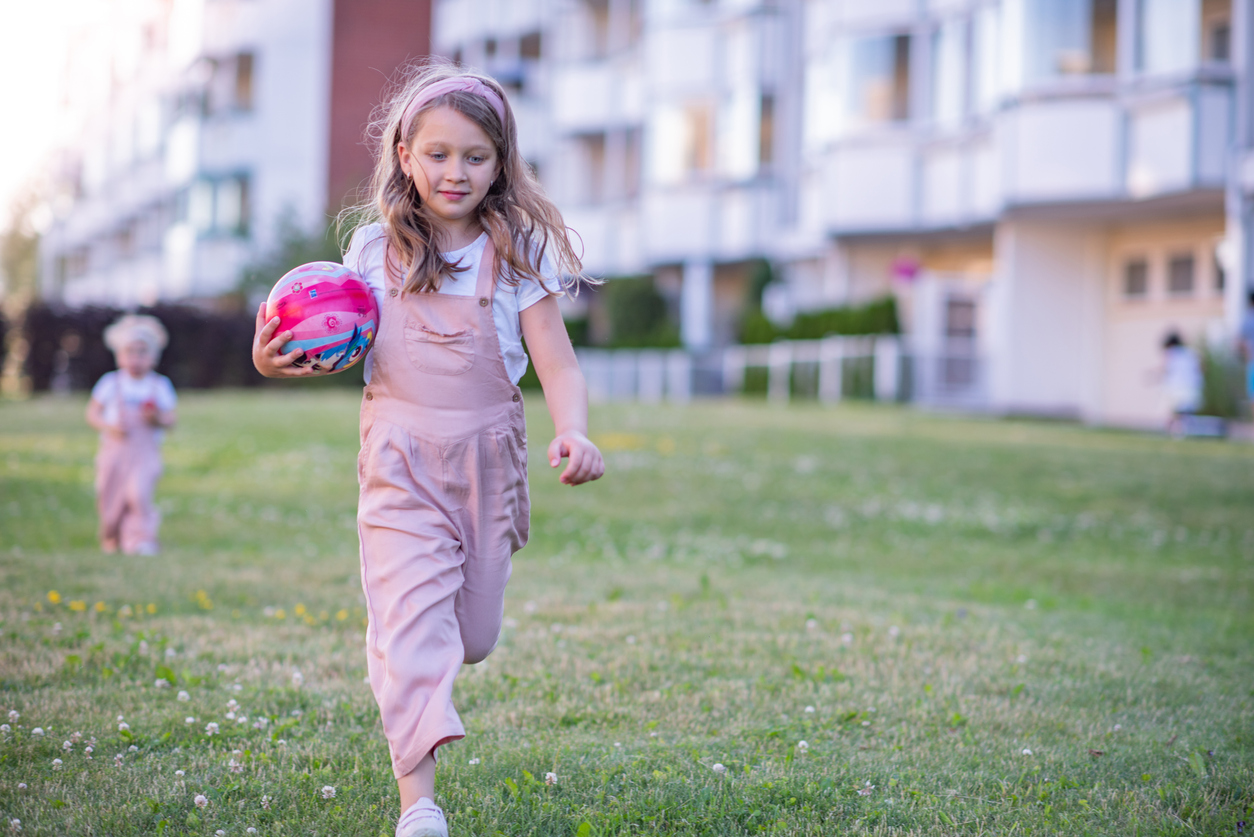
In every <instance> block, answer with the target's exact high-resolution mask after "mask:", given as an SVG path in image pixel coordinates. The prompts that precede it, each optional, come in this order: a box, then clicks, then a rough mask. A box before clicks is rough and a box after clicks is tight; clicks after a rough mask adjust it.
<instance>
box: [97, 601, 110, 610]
mask: <svg viewBox="0 0 1254 837" xmlns="http://www.w3.org/2000/svg"><path fill="white" fill-rule="evenodd" d="M106 610H108V607H107V606H106V605H105V603H104V602H96V612H97V613H104V612H105V611H106Z"/></svg>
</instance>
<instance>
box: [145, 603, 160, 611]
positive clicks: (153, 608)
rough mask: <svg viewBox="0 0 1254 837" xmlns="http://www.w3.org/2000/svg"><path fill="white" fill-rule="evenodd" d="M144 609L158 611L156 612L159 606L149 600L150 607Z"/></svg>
mask: <svg viewBox="0 0 1254 837" xmlns="http://www.w3.org/2000/svg"><path fill="white" fill-rule="evenodd" d="M144 610H146V611H148V612H149V613H156V612H157V606H156V605H155V604H154V603H152V602H149V603H148V607H146V608H144Z"/></svg>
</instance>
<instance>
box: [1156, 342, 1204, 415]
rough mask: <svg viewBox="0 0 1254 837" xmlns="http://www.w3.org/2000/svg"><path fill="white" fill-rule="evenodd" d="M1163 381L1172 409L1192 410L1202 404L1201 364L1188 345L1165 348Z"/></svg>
mask: <svg viewBox="0 0 1254 837" xmlns="http://www.w3.org/2000/svg"><path fill="white" fill-rule="evenodd" d="M1165 367H1166V368H1165V369H1164V372H1163V383H1164V385H1165V386H1166V389H1167V397H1168V398H1169V399H1170V400H1171V407H1172V409H1174V410H1176V411H1178V412H1192V411H1194V410H1196V409H1198V408H1199V407H1200V406H1201V404H1202V366H1201V364H1200V363H1199V362H1198V359H1197V355H1196V354H1195V353H1194V352H1193V350H1192V349H1190V348H1189V347H1188V346H1174V347H1172V348H1170V349H1168V350H1167V360H1166V363H1165Z"/></svg>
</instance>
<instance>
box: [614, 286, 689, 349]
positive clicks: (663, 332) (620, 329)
mask: <svg viewBox="0 0 1254 837" xmlns="http://www.w3.org/2000/svg"><path fill="white" fill-rule="evenodd" d="M600 291H601V293H602V294H603V295H604V299H605V311H606V314H607V316H608V317H609V323H610V340H609V346H610V347H611V348H633V349H634V348H640V349H644V348H673V347H675V346H678V345H679V329H677V328H676V327H675V326H674V324H673V323H671V321H670V316H669V315H668V313H667V309H666V300H665V299H663V298H662V295H661V294H659V293H658V292H657V288H656V287H654V285H653V277H652V276H636V277H628V278H623V279H611V280H610V281H608V282H606V283H605V284H604V285H602V286H601V288H600Z"/></svg>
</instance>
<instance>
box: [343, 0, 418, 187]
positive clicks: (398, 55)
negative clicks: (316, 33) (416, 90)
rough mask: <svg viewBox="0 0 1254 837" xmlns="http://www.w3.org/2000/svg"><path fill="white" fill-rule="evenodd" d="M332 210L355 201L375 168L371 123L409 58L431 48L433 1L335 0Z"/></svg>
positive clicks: (416, 57) (415, 57)
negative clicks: (386, 90) (369, 134)
mask: <svg viewBox="0 0 1254 837" xmlns="http://www.w3.org/2000/svg"><path fill="white" fill-rule="evenodd" d="M333 4H334V9H335V11H334V13H333V25H334V27H335V29H334V32H333V33H332V36H331V44H332V45H331V108H330V120H331V124H330V129H329V130H330V153H329V154H328V172H327V209H328V211H330V212H337V211H339V209H340V208H341V207H343V206H344V205H346V204H348V203H353V202H356V197H355V195H354V192H355V190H357V189H358V188H362V187H364V186H365V183H366V181H367V180H368V179H369V177H370V170H371V167H372V159H371V151H370V148H369V145H368V144H367V143H366V139H365V130H366V123H367V122H368V121H369V119H370V113H371V111H372V110H374V108H375V107H376V106H377V105H378V104H379V101H380V98H381V94H382V93H383V90H384V87H385V86H386V85H387V83H388V82H389V81H391V80H393V79H394V78H395V73H396V69H397V68H398V67H400V66H401V65H402V64H404V63H405V62H406V61H412V60H416V59H419V58H422V57H423V56H425V55H427V54H428V52H429V51H430V49H431V0H333Z"/></svg>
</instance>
